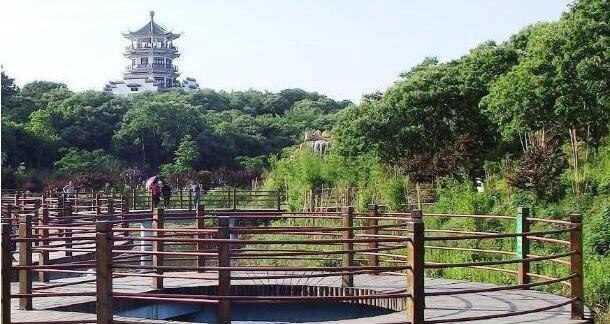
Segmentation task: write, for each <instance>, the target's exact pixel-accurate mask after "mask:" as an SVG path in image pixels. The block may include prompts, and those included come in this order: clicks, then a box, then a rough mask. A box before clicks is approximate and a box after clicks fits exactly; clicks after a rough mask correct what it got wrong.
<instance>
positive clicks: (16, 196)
mask: <svg viewBox="0 0 610 324" xmlns="http://www.w3.org/2000/svg"><path fill="white" fill-rule="evenodd" d="M19 198H21V194H20V193H18V192H17V193H15V206H19V205H20V204H21V200H20V199H19Z"/></svg>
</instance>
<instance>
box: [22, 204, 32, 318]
mask: <svg viewBox="0 0 610 324" xmlns="http://www.w3.org/2000/svg"><path fill="white" fill-rule="evenodd" d="M19 238H20V239H29V238H32V215H30V214H23V215H20V216H19ZM31 265H32V242H31V241H21V242H19V266H22V267H29V266H31ZM19 293H20V294H31V293H32V270H31V269H20V270H19ZM19 309H21V310H32V297H20V298H19Z"/></svg>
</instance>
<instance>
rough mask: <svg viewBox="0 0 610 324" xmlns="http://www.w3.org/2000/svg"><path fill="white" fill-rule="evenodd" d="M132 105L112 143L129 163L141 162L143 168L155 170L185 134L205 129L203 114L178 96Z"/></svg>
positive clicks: (140, 100) (138, 100) (140, 99)
mask: <svg viewBox="0 0 610 324" xmlns="http://www.w3.org/2000/svg"><path fill="white" fill-rule="evenodd" d="M133 105H134V107H133V109H131V110H129V111H127V113H126V114H125V116H124V117H123V120H122V123H121V124H120V128H119V129H118V130H117V131H116V132H115V133H114V135H113V141H114V145H115V148H116V150H117V151H118V152H119V154H120V155H122V156H123V157H124V158H125V159H127V160H128V161H134V162H135V161H140V162H141V163H142V166H143V167H144V166H148V167H150V168H152V169H156V168H157V167H158V166H159V165H160V164H161V163H163V162H164V161H167V160H169V157H170V156H171V155H172V154H173V152H174V151H175V150H176V148H177V146H178V141H179V140H180V139H181V138H182V137H184V135H185V134H195V133H200V132H202V131H203V128H205V127H206V126H205V124H204V122H203V120H202V118H201V115H200V111H199V110H197V109H195V108H193V107H192V106H190V105H188V104H187V103H186V98H185V97H184V96H183V95H182V94H179V93H170V94H163V95H145V96H142V97H137V98H134V103H133ZM135 147H138V148H139V149H138V150H134V148H135Z"/></svg>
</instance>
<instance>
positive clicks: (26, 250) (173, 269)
mask: <svg viewBox="0 0 610 324" xmlns="http://www.w3.org/2000/svg"><path fill="white" fill-rule="evenodd" d="M452 218H464V219H470V220H473V221H478V222H506V223H511V225H507V226H508V227H506V228H513V229H514V230H511V231H504V232H493V231H485V232H482V231H477V230H464V229H460V228H455V229H451V228H436V229H435V228H433V227H434V226H428V225H429V224H433V223H435V222H441V223H442V222H444V223H445V224H450V219H452ZM435 219H436V220H435ZM136 224H140V225H141V226H140V227H136V226H135V225H136ZM501 241H510V244H503V245H502V244H500V243H494V242H501ZM459 242H475V243H476V244H471V245H469V247H465V246H464V245H460V243H459ZM486 242H487V243H489V244H487V243H486ZM532 245H536V247H537V250H541V251H542V250H544V251H552V252H551V253H548V254H544V255H541V254H533V253H532V249H531V246H532ZM490 246H491V247H490ZM494 246H503V248H493V247H494ZM15 247H16V248H17V249H16V250H17V251H18V262H17V263H13V262H11V258H12V257H13V256H14V253H15ZM509 247H512V248H509ZM540 247H544V249H540ZM434 251H448V252H449V253H461V254H466V255H470V256H471V257H472V256H477V259H476V260H474V261H473V259H472V258H470V259H469V260H468V261H465V262H452V263H448V262H436V261H433V260H432V258H431V257H432V256H434V254H433V253H435V252H434ZM539 263H552V264H554V265H556V266H558V267H562V268H563V269H564V270H562V271H563V273H565V275H562V276H550V275H543V274H539V273H535V272H533V271H531V268H532V266H533V265H536V264H539ZM456 268H464V269H476V271H486V272H494V273H495V272H500V273H505V274H506V275H507V276H511V277H513V278H514V279H515V281H516V282H515V283H514V284H509V285H504V286H493V287H488V288H481V289H468V290H453V289H452V290H446V291H434V292H426V291H425V289H424V277H425V275H426V272H432V273H430V274H432V275H433V272H434V271H441V270H447V269H456ZM93 269H94V271H93ZM360 274H370V275H379V274H384V275H399V276H405V278H406V281H405V282H406V284H405V286H404V289H400V290H392V291H374V290H363V289H357V287H354V276H356V275H360ZM58 276H86V277H84V279H79V280H77V281H74V285H76V284H82V283H83V282H84V281H89V282H95V283H96V289H95V290H93V289H90V290H83V289H74V290H70V289H69V288H70V285H71V283H70V282H62V283H54V282H53V280H50V279H51V278H52V277H58ZM13 277H17V278H18V281H19V283H18V286H19V291H18V292H11V291H10V281H11V279H12V278H13ZM122 277H129V278H132V277H133V278H146V280H147V282H148V283H149V285H150V290H149V291H147V292H143V293H142V292H133V293H129V292H117V291H115V290H114V289H113V281H116V280H119V279H120V278H122ZM327 278H339V279H340V283H341V284H340V287H337V288H332V287H330V288H328V289H320V288H319V286H320V284H321V283H323V282H324V280H327ZM187 279H196V280H199V281H198V282H201V283H205V284H206V285H208V286H210V287H213V289H209V290H205V291H204V292H203V293H202V291H201V290H199V291H193V292H190V293H189V292H181V293H174V292H172V291H167V290H165V289H164V283H165V282H166V281H167V280H187ZM34 280H37V281H39V282H41V283H43V284H42V285H37V286H36V287H33V285H32V283H33V281H34ZM240 281H248V282H252V283H254V284H257V286H258V287H259V288H257V289H250V290H248V289H245V288H243V287H239V285H235V284H234V285H232V283H235V282H240ZM286 281H288V282H289V283H290V285H282V284H281V282H286ZM582 284H583V283H582V224H581V218H580V215H570V219H569V220H557V219H540V218H534V217H530V216H529V213H528V210H527V209H526V208H520V209H519V212H518V213H517V215H516V216H492V215H456V214H425V215H423V216H422V213H421V211H419V210H414V211H411V212H406V213H381V212H379V209H378V208H377V206H372V208H371V210H370V211H369V212H366V213H358V212H355V211H354V210H353V208H352V207H346V208H345V209H344V210H343V211H342V212H325V213H299V212H284V211H278V210H261V211H256V210H232V209H231V210H221V209H217V210H205V208H204V207H203V205H201V206H199V208H198V209H197V210H196V211H193V212H189V211H188V210H187V211H172V210H169V209H168V210H163V209H153V210H152V212H144V213H143V212H137V213H136V212H129V210H128V208H127V204H126V203H125V200H124V199H122V198H121V197H113V196H101V195H93V196H91V197H78V198H65V197H62V196H60V197H43V198H21V197H12V199H9V198H8V197H3V208H2V314H3V315H2V316H3V323H10V304H11V301H13V300H15V301H18V303H19V308H20V309H22V310H30V309H32V308H33V307H32V306H33V299H38V298H46V297H58V296H65V297H75V296H82V297H84V298H89V299H92V298H95V299H96V312H97V318H98V320H97V322H98V323H110V322H112V314H113V309H114V308H116V307H117V303H119V302H121V301H123V300H132V301H133V300H137V301H147V300H148V301H150V300H153V301H156V302H159V301H168V302H178V303H195V304H211V305H215V307H217V309H218V321H219V322H221V323H229V322H230V321H231V306H232V305H234V304H239V303H279V302H282V303H292V302H307V301H310V302H311V301H316V302H319V301H334V302H349V303H362V304H369V305H376V306H383V307H386V308H391V309H394V310H397V311H398V310H406V314H407V315H406V316H407V317H406V318H405V321H404V323H424V322H425V323H439V322H460V321H470V320H477V319H490V318H502V317H508V316H514V315H520V314H526V313H532V312H540V311H544V310H548V309H552V308H557V307H561V306H564V305H567V304H570V305H571V315H572V318H575V319H577V318H580V319H582V317H583V308H584V306H583V303H582V298H583V296H582ZM556 285H560V286H563V287H565V289H567V292H568V294H569V299H567V300H566V301H565V302H562V303H558V304H554V305H549V306H545V307H542V308H532V309H529V310H524V311H519V312H507V313H505V314H495V315H489V316H477V317H461V318H458V317H456V318H452V319H450V320H447V319H443V320H427V321H424V312H425V299H426V297H427V296H450V295H461V294H476V293H485V292H492V291H502V290H515V289H534V288H536V289H541V288H544V287H553V286H556ZM269 286H276V287H277V289H272V288H269ZM315 287H318V288H315ZM47 322H48V321H47Z"/></svg>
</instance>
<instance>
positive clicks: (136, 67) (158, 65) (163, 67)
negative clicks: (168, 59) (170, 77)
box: [127, 63, 178, 72]
mask: <svg viewBox="0 0 610 324" xmlns="http://www.w3.org/2000/svg"><path fill="white" fill-rule="evenodd" d="M152 69H155V70H168V71H174V72H178V67H176V66H175V65H172V64H161V63H152V64H136V65H128V66H127V70H128V71H138V70H152Z"/></svg>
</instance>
